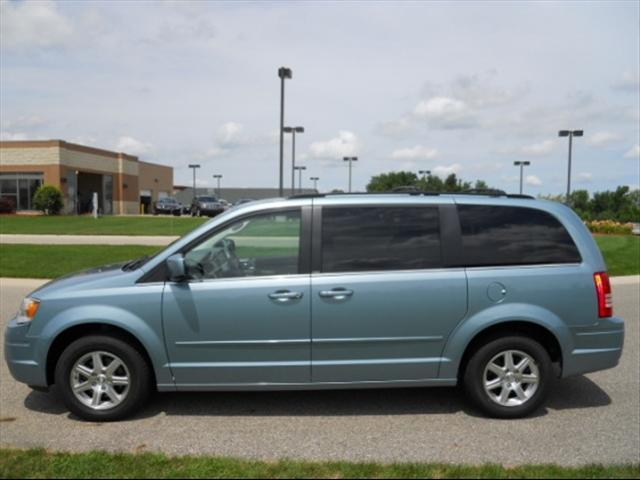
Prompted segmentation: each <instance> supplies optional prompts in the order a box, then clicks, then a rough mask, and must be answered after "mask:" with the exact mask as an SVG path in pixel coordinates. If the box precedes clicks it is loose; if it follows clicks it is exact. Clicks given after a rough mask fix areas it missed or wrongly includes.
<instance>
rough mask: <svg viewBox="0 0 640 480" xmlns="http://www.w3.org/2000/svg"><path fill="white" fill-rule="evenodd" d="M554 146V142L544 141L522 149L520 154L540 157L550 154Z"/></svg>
mask: <svg viewBox="0 0 640 480" xmlns="http://www.w3.org/2000/svg"><path fill="white" fill-rule="evenodd" d="M555 146H556V142H554V141H553V140H545V141H544V142H540V143H534V144H533V145H527V146H525V147H522V149H521V150H520V153H522V154H523V155H531V156H542V155H548V154H550V153H551V152H552V151H553V150H554V148H555Z"/></svg>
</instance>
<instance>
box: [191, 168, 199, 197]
mask: <svg viewBox="0 0 640 480" xmlns="http://www.w3.org/2000/svg"><path fill="white" fill-rule="evenodd" d="M189 168H193V199H194V200H195V199H196V168H200V165H196V164H191V165H189Z"/></svg>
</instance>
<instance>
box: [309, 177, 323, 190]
mask: <svg viewBox="0 0 640 480" xmlns="http://www.w3.org/2000/svg"><path fill="white" fill-rule="evenodd" d="M309 180H311V181H313V189H314V190H316V191H317V190H318V180H320V177H309Z"/></svg>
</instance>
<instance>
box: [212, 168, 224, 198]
mask: <svg viewBox="0 0 640 480" xmlns="http://www.w3.org/2000/svg"><path fill="white" fill-rule="evenodd" d="M213 178H215V179H216V180H217V181H218V197H219V196H220V179H221V178H222V175H220V174H218V173H216V174H215V175H214V176H213Z"/></svg>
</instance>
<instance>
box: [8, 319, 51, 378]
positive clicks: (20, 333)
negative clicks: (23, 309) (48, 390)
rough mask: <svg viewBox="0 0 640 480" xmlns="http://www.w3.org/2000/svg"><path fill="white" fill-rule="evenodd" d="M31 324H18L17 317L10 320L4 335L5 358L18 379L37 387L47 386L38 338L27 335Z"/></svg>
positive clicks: (13, 374)
mask: <svg viewBox="0 0 640 480" xmlns="http://www.w3.org/2000/svg"><path fill="white" fill-rule="evenodd" d="M29 326H30V325H29V324H22V325H20V324H18V322H17V320H16V319H15V318H14V319H12V320H11V321H10V322H9V325H7V329H6V331H5V335H4V358H5V361H6V362H7V366H8V367H9V372H10V373H11V375H12V376H13V378H15V379H16V380H17V381H19V382H22V383H26V384H27V385H34V386H36V387H46V386H47V373H46V368H45V365H44V363H45V362H40V361H39V360H38V353H37V352H38V348H37V340H38V339H37V338H34V337H29V336H28V335H27V334H28V332H29Z"/></svg>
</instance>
